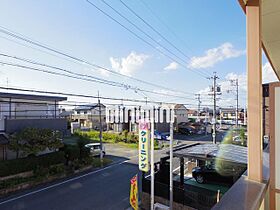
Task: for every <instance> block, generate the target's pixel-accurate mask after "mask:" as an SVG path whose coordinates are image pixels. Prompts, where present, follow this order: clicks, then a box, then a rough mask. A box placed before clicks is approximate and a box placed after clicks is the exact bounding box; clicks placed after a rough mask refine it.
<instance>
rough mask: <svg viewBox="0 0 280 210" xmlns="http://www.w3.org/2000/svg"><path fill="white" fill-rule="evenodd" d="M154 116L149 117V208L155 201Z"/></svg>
mask: <svg viewBox="0 0 280 210" xmlns="http://www.w3.org/2000/svg"><path fill="white" fill-rule="evenodd" d="M154 169H155V167H154V118H153V117H151V210H153V209H154V203H155V198H154V195H155V171H154Z"/></svg>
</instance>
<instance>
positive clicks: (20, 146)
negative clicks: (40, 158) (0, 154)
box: [10, 128, 63, 158]
mask: <svg viewBox="0 0 280 210" xmlns="http://www.w3.org/2000/svg"><path fill="white" fill-rule="evenodd" d="M61 137H62V136H61V133H60V132H59V131H54V130H51V129H40V128H25V129H23V130H22V131H20V132H18V133H15V134H14V135H12V136H11V143H12V144H11V145H10V149H11V150H13V151H15V152H17V158H18V153H19V151H21V152H22V153H23V154H24V155H37V154H38V153H39V152H41V151H44V150H46V149H50V150H53V149H57V148H60V147H62V146H63V144H62V141H61Z"/></svg>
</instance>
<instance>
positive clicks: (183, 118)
mask: <svg viewBox="0 0 280 210" xmlns="http://www.w3.org/2000/svg"><path fill="white" fill-rule="evenodd" d="M174 113H175V119H176V123H177V124H179V123H181V122H188V110H187V108H186V107H185V106H184V105H183V104H176V105H175V107H174Z"/></svg>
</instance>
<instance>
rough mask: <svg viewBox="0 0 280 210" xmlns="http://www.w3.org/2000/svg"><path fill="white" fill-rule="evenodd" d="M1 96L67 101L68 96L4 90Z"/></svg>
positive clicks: (0, 93)
mask: <svg viewBox="0 0 280 210" xmlns="http://www.w3.org/2000/svg"><path fill="white" fill-rule="evenodd" d="M0 98H6V99H10V98H11V99H25V100H40V101H66V100H67V97H61V96H47V95H32V94H20V93H4V92H0Z"/></svg>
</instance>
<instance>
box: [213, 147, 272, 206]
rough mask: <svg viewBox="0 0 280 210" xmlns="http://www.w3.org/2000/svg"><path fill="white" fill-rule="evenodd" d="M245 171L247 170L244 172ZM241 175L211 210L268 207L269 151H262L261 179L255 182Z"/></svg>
mask: <svg viewBox="0 0 280 210" xmlns="http://www.w3.org/2000/svg"><path fill="white" fill-rule="evenodd" d="M246 173H247V172H246ZM246 173H245V174H244V175H243V176H241V177H240V178H239V179H238V180H237V182H236V183H235V184H234V185H233V186H232V187H231V188H230V189H229V190H228V191H227V192H226V193H225V195H224V196H223V197H222V199H221V200H220V202H219V203H217V204H216V205H215V206H214V207H213V208H212V210H222V209H227V210H236V209H239V210H243V209H244V210H250V209H252V210H256V209H260V208H261V207H262V209H269V207H268V203H269V202H268V188H269V153H268V151H264V152H263V181H262V182H255V181H250V180H249V179H248V178H247V174H246Z"/></svg>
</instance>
